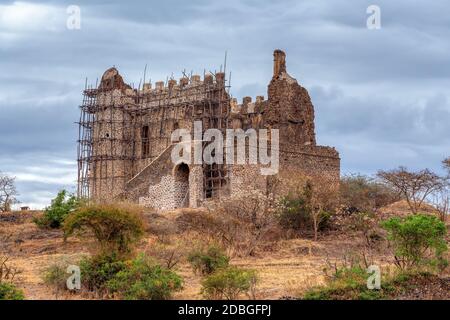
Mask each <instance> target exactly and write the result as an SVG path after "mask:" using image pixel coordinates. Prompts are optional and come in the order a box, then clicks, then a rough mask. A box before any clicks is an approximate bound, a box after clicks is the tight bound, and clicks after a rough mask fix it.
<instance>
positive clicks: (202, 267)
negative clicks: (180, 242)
mask: <svg viewBox="0 0 450 320" xmlns="http://www.w3.org/2000/svg"><path fill="white" fill-rule="evenodd" d="M188 261H189V263H190V264H191V266H192V268H193V269H194V272H195V273H200V274H202V275H207V274H211V273H213V272H215V271H216V270H217V269H220V268H224V267H227V266H228V263H229V261H230V258H229V257H228V256H227V255H226V254H225V253H224V251H223V250H222V249H221V248H220V247H218V246H215V245H212V246H209V247H208V248H207V249H206V251H205V250H195V251H193V252H191V253H190V254H189V256H188Z"/></svg>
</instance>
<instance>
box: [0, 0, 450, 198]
mask: <svg viewBox="0 0 450 320" xmlns="http://www.w3.org/2000/svg"><path fill="white" fill-rule="evenodd" d="M12 3H13V1H6V2H5V1H2V2H1V5H5V4H6V5H11V4H12ZM33 3H35V4H45V5H48V6H52V7H54V8H56V9H55V11H54V12H55V13H53V14H56V15H58V16H57V17H54V19H52V20H51V22H52V23H53V24H54V25H53V26H52V28H47V27H46V26H45V25H44V26H41V28H34V29H30V28H28V29H26V30H14V29H8V30H6V31H4V30H0V39H2V41H1V42H0V70H1V72H0V111H1V113H0V121H1V125H0V148H1V150H2V156H1V157H0V170H3V171H6V170H8V171H9V172H11V173H16V174H17V173H21V172H23V171H25V173H27V172H28V171H27V170H28V169H27V168H29V167H31V166H33V165H35V164H36V165H38V166H39V167H41V168H42V170H43V176H44V178H43V179H44V180H46V181H47V182H45V183H44V182H39V181H19V182H18V184H19V188H20V191H21V194H22V196H21V198H22V199H23V201H29V202H32V203H38V202H39V201H41V202H40V203H41V204H42V203H45V201H48V200H44V199H48V197H47V196H45V195H46V192H49V193H55V192H56V190H57V189H58V188H59V187H63V186H65V187H67V184H66V182H61V183H59V184H58V183H54V182H55V180H54V177H55V175H54V173H52V171H51V170H49V168H48V164H49V163H52V161H54V160H55V159H59V158H62V159H69V160H70V159H72V160H74V159H75V156H76V143H75V140H76V139H77V137H76V134H77V132H76V125H75V124H74V122H75V121H77V120H78V108H77V106H78V105H79V103H80V102H81V91H82V89H83V86H84V81H85V77H88V78H89V81H90V82H91V83H95V80H96V79H97V78H99V77H101V75H102V72H103V71H104V70H105V69H107V68H108V67H110V66H112V65H115V66H117V67H118V68H119V71H120V72H121V73H122V75H123V76H124V78H125V80H126V81H128V82H133V83H134V84H135V85H137V84H138V83H139V81H140V79H141V78H142V76H143V69H144V66H145V64H148V72H147V79H148V78H151V79H152V80H153V81H157V80H164V79H166V77H167V76H171V73H172V72H173V73H174V76H175V77H178V76H180V74H181V70H183V69H186V70H187V71H188V72H190V71H191V70H193V71H194V72H196V73H200V74H201V73H203V70H204V69H206V71H210V70H211V71H214V70H215V69H218V68H219V67H220V64H222V63H223V58H224V52H225V50H227V51H228V61H227V69H228V71H232V83H231V84H232V89H231V93H232V94H233V95H234V96H236V97H238V98H239V99H240V98H241V97H242V96H247V95H249V96H253V97H254V96H256V95H265V96H267V92H266V89H267V84H268V82H269V80H270V77H271V72H272V71H271V70H272V65H271V64H272V50H273V49H275V48H282V49H285V50H286V52H287V63H288V71H289V72H290V73H291V74H292V76H294V77H295V78H297V79H298V80H299V82H300V83H301V84H302V85H304V86H305V87H306V88H307V89H308V90H309V91H310V94H311V96H312V99H313V103H314V105H315V107H316V120H317V124H316V127H317V137H318V140H319V142H320V143H321V144H327V145H333V146H336V147H337V148H338V149H339V150H340V151H341V157H342V164H343V171H354V170H355V171H365V172H366V171H367V172H373V171H375V170H377V169H379V168H385V167H392V166H397V165H399V164H404V165H408V166H412V167H432V168H435V169H436V170H438V168H439V166H440V164H439V161H440V159H441V158H443V157H444V156H445V155H446V153H447V155H448V152H450V151H449V149H450V147H449V146H450V141H449V139H450V134H449V133H450V132H449V129H448V123H449V121H450V116H449V112H450V111H449V110H450V96H449V94H448V86H449V85H450V55H449V54H448V53H449V51H450V40H449V39H450V20H448V19H447V16H446V15H445V13H446V12H447V11H448V8H449V4H448V2H447V1H444V0H437V1H433V2H429V1H416V2H414V5H412V4H411V3H410V2H408V1H405V0H404V1H395V2H393V1H388V0H380V1H378V2H377V4H378V5H379V6H380V7H381V19H382V29H381V30H377V31H371V30H367V29H366V18H367V14H366V8H367V6H368V5H370V4H372V1H359V2H357V3H355V2H349V1H345V0H337V1H333V2H327V1H322V0H314V1H312V0H311V1H301V2H300V1H294V0H289V1H284V2H279V1H259V0H258V1H256V0H251V1H237V0H230V1H227V2H209V1H208V2H207V1H204V0H196V1H185V2H180V1H160V2H148V1H134V2H131V3H127V4H124V3H122V2H120V3H119V2H116V3H114V2H111V1H76V3H73V1H66V0H64V1H39V2H33ZM70 4H77V5H79V6H80V7H81V9H82V28H81V30H78V31H70V30H66V29H65V18H66V13H65V7H66V6H68V5H70ZM6 33H7V37H6V38H2V35H4V34H6ZM3 39H6V40H3ZM6 154H10V155H12V157H13V158H14V159H15V160H17V159H19V161H10V159H9V158H6V156H5V155H6ZM8 159H9V160H8ZM53 165H54V166H56V167H58V168H60V167H61V168H66V166H62V165H61V164H53ZM68 168H70V169H68V170H72V172H73V173H76V167H75V165H74V164H72V165H69V166H68ZM28 173H29V172H28ZM29 177H30V176H29ZM31 177H33V176H31ZM45 177H47V178H45ZM50 182H52V183H50ZM72 186H73V185H72ZM33 190H35V192H33ZM38 198H39V199H41V200H38Z"/></svg>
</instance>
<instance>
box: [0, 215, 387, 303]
mask: <svg viewBox="0 0 450 320" xmlns="http://www.w3.org/2000/svg"><path fill="white" fill-rule="evenodd" d="M190 210H191V209H190ZM36 214H39V213H33V214H29V213H27V214H26V215H24V216H21V217H19V218H17V217H15V218H14V219H12V220H13V221H11V219H9V218H5V217H6V216H3V218H0V254H8V255H9V256H10V257H11V260H10V262H11V263H13V264H14V265H15V266H16V267H18V268H20V269H22V273H21V274H20V275H19V276H18V286H19V287H21V288H22V289H23V290H24V292H25V296H26V298H27V299H55V295H54V293H53V291H52V289H51V288H48V287H46V286H45V284H44V283H43V280H42V272H43V270H44V269H45V268H47V267H48V266H50V265H52V264H54V263H55V262H58V261H61V260H66V261H71V262H76V261H78V260H79V259H80V258H81V257H82V256H83V255H87V254H89V253H90V252H91V249H92V245H93V242H92V240H80V239H77V238H71V239H69V240H68V241H67V242H64V241H63V234H62V232H61V231H58V230H56V231H55V230H53V231H48V230H42V229H39V228H37V227H36V226H35V224H34V223H33V222H32V217H33V215H36ZM181 214H182V212H181V211H176V212H172V213H169V214H167V215H164V216H162V215H155V214H154V213H151V214H148V215H147V220H148V221H149V222H150V223H152V221H153V223H155V224H157V223H160V224H161V230H162V231H161V232H162V233H164V234H165V236H164V237H161V235H155V234H154V233H150V232H149V231H148V232H147V233H146V236H145V238H144V239H143V240H142V241H141V243H140V244H139V248H138V250H139V251H141V252H144V251H146V250H148V248H150V247H151V246H153V245H154V244H155V243H156V242H159V243H161V240H162V241H166V242H167V243H169V244H171V243H174V241H177V243H181V244H182V245H183V244H184V245H185V246H186V249H185V252H188V251H189V250H191V248H192V247H190V246H192V244H193V243H195V242H196V241H199V240H200V239H201V235H199V234H193V233H189V231H185V232H179V229H180V228H179V227H178V226H171V224H172V223H176V221H179V219H180V215H181ZM150 229H151V227H150ZM196 237H197V238H196ZM362 248H364V240H363V239H361V238H360V237H358V236H356V235H350V234H342V233H329V234H326V235H323V236H321V237H320V238H319V241H317V242H314V241H311V240H307V239H292V240H281V241H278V242H277V243H275V244H274V245H273V246H271V247H270V251H264V248H261V249H259V250H258V251H257V254H256V255H255V256H253V257H234V258H233V259H232V260H231V264H233V265H236V266H241V267H246V268H252V269H256V270H257V271H258V275H259V279H260V281H259V284H258V290H257V298H259V299H280V298H283V297H290V296H299V295H300V294H301V293H302V292H304V291H306V290H307V289H308V288H310V287H312V286H316V285H319V284H321V283H323V281H324V273H323V268H324V266H326V264H327V260H328V259H341V258H342V257H343V256H344V255H348V254H349V253H350V252H352V251H358V250H360V249H362ZM374 255H375V256H374V258H375V260H376V261H377V262H378V263H380V264H382V265H384V264H387V263H389V259H388V257H387V254H386V253H384V252H383V251H379V252H377V253H374ZM175 270H176V271H177V272H178V273H179V274H180V275H181V276H182V277H183V278H184V289H183V290H182V291H181V292H178V293H176V294H175V296H174V298H175V299H201V298H202V296H201V295H200V288H201V277H200V276H198V275H195V274H194V273H193V272H192V269H191V267H190V266H189V264H188V263H187V262H186V261H181V262H180V263H179V264H177V265H176V266H175ZM60 298H65V299H79V298H82V297H80V296H71V295H66V296H64V297H60Z"/></svg>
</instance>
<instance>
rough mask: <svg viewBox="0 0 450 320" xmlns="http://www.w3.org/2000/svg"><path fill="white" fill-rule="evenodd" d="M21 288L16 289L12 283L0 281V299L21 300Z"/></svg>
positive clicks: (22, 296)
mask: <svg viewBox="0 0 450 320" xmlns="http://www.w3.org/2000/svg"><path fill="white" fill-rule="evenodd" d="M23 299H24V295H23V292H22V290H20V289H17V288H16V287H15V286H14V285H13V284H12V283H8V282H0V300H23Z"/></svg>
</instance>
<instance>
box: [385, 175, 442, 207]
mask: <svg viewBox="0 0 450 320" xmlns="http://www.w3.org/2000/svg"><path fill="white" fill-rule="evenodd" d="M377 176H378V178H380V179H381V180H382V181H383V182H384V183H386V184H387V185H388V186H390V187H392V188H393V189H395V190H397V191H398V192H399V194H400V195H401V196H403V197H404V198H405V200H406V202H407V203H408V206H409V208H410V209H411V212H412V213H413V214H417V213H418V211H419V209H420V207H421V205H422V204H423V202H424V201H425V199H426V198H427V197H428V196H429V195H431V194H432V193H433V192H436V191H439V190H441V189H442V188H444V186H445V179H443V178H442V177H440V176H438V175H437V174H435V173H434V172H432V171H430V170H428V169H424V170H420V171H417V172H412V171H408V170H407V169H406V168H405V167H399V168H398V169H393V170H390V171H383V170H380V171H378V173H377Z"/></svg>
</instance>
